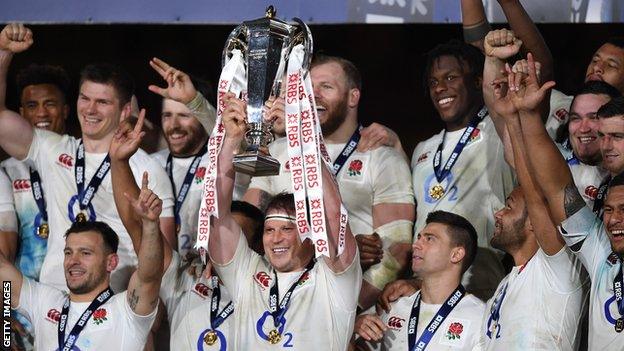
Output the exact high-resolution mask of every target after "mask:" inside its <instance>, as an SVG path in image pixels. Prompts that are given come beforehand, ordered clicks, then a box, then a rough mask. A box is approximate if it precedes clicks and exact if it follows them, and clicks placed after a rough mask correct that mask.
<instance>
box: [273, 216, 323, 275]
mask: <svg viewBox="0 0 624 351" xmlns="http://www.w3.org/2000/svg"><path fill="white" fill-rule="evenodd" d="M271 215H281V216H284V217H286V216H289V217H292V216H293V214H286V213H283V212H282V211H280V210H268V211H267V216H271ZM262 243H263V245H264V252H265V254H266V255H267V256H268V258H269V262H270V263H271V266H273V268H275V270H277V271H278V272H295V271H299V270H303V269H304V267H305V266H306V265H307V264H308V262H309V260H310V259H311V258H312V256H313V255H314V248H313V247H312V244H311V243H310V241H309V240H306V241H305V242H303V243H302V242H301V240H300V239H299V231H298V230H297V226H296V225H295V222H294V221H292V220H284V219H268V220H266V221H265V222H264V234H263V236H262Z"/></svg>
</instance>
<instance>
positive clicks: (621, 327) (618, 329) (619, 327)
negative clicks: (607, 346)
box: [615, 318, 624, 333]
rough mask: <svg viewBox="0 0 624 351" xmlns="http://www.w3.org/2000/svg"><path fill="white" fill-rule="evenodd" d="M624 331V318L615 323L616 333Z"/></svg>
mask: <svg viewBox="0 0 624 351" xmlns="http://www.w3.org/2000/svg"><path fill="white" fill-rule="evenodd" d="M622 330H624V318H619V319H618V320H617V321H615V332H616V333H621V332H622Z"/></svg>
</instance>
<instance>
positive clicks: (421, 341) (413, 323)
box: [407, 284, 466, 351]
mask: <svg viewBox="0 0 624 351" xmlns="http://www.w3.org/2000/svg"><path fill="white" fill-rule="evenodd" d="M465 295H466V289H464V287H463V285H461V284H459V286H457V288H456V289H455V291H453V293H451V295H450V296H449V297H448V298H447V299H446V301H444V304H442V306H440V309H438V312H437V313H436V315H435V316H434V317H433V318H432V319H431V321H430V322H429V324H427V327H426V328H425V329H423V333H422V335H420V337H419V338H418V342H416V329H417V328H418V317H419V314H420V293H418V295H417V296H416V300H414V305H413V306H412V313H411V315H410V319H409V324H408V328H407V340H408V347H409V348H408V350H411V351H422V350H424V349H425V348H426V347H427V345H428V344H429V342H430V341H431V339H432V338H433V335H434V334H435V332H436V331H437V330H438V328H439V327H440V326H441V325H442V322H444V320H445V319H446V317H448V315H449V314H450V313H451V311H452V310H453V309H454V308H455V307H456V306H457V304H458V303H459V301H461V299H462V298H463V297H464V296H465Z"/></svg>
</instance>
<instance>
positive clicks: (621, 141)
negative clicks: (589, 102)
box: [598, 115, 624, 175]
mask: <svg viewBox="0 0 624 351" xmlns="http://www.w3.org/2000/svg"><path fill="white" fill-rule="evenodd" d="M598 138H599V139H600V152H601V153H602V166H603V167H604V168H605V169H606V170H608V171H609V172H610V173H611V174H612V175H616V174H620V173H621V172H622V171H624V116H622V115H619V116H613V117H609V118H600V119H599V120H598Z"/></svg>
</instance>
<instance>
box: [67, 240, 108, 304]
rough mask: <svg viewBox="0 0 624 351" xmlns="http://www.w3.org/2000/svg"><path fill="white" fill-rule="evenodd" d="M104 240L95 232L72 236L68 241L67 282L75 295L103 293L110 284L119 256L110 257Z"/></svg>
mask: <svg viewBox="0 0 624 351" xmlns="http://www.w3.org/2000/svg"><path fill="white" fill-rule="evenodd" d="M104 247H105V245H104V240H103V239H102V236H101V235H100V234H99V233H97V232H95V231H86V232H80V233H71V234H69V235H68V236H67V238H66V240H65V250H64V251H63V252H64V255H65V259H64V261H63V267H64V269H65V279H66V281H67V287H68V288H69V291H71V292H72V293H73V294H79V295H81V294H88V293H91V292H94V291H96V290H97V291H101V290H103V289H104V288H106V287H107V286H108V284H109V278H110V272H112V271H113V269H115V266H116V256H117V255H116V254H114V253H107V252H106V250H105V249H104Z"/></svg>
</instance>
